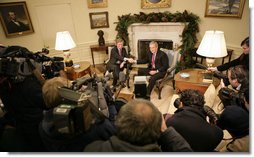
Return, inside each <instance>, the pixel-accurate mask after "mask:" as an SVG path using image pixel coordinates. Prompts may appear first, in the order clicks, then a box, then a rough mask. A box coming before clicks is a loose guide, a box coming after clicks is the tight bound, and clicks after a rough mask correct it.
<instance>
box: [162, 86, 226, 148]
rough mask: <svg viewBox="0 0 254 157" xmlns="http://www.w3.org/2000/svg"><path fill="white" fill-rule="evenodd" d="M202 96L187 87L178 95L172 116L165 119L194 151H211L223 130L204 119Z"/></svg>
mask: <svg viewBox="0 0 254 157" xmlns="http://www.w3.org/2000/svg"><path fill="white" fill-rule="evenodd" d="M204 104H205V101H204V96H203V95H201V94H200V92H199V91H197V90H192V89H187V90H184V91H182V93H181V95H180V104H179V107H178V109H177V110H176V111H175V113H174V114H173V115H172V117H170V118H168V119H167V120H166V124H167V126H168V127H174V128H175V129H176V131H177V132H179V134H181V135H182V136H183V137H184V138H185V140H186V141H187V142H188V143H189V144H190V146H191V148H192V149H193V151H195V152H212V151H214V149H215V148H216V146H217V145H218V144H219V143H220V141H221V140H222V138H223V131H222V130H221V129H220V128H219V127H217V126H216V125H213V124H210V123H208V122H207V120H206V117H207V115H206V113H205V110H204Z"/></svg>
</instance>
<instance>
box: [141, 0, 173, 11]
mask: <svg viewBox="0 0 254 157" xmlns="http://www.w3.org/2000/svg"><path fill="white" fill-rule="evenodd" d="M170 6H171V0H141V8H142V9H150V8H169V7H170Z"/></svg>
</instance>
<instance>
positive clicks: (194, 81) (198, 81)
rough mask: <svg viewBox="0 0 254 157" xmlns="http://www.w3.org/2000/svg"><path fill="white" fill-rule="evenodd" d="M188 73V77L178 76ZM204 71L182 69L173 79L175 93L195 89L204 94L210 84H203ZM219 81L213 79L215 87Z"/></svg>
mask: <svg viewBox="0 0 254 157" xmlns="http://www.w3.org/2000/svg"><path fill="white" fill-rule="evenodd" d="M183 72H184V73H188V74H190V76H189V77H187V78H183V77H181V76H180V73H183ZM204 72H205V70H204V69H184V70H182V71H180V72H178V73H177V74H176V75H175V77H174V81H175V89H176V91H177V92H180V91H183V90H185V89H196V90H199V91H200V92H201V93H203V94H204V93H205V91H206V90H207V88H208V86H209V85H210V84H211V83H206V82H203V75H204ZM218 81H219V79H217V78H215V77H213V82H212V83H213V84H214V85H215V86H217V83H218Z"/></svg>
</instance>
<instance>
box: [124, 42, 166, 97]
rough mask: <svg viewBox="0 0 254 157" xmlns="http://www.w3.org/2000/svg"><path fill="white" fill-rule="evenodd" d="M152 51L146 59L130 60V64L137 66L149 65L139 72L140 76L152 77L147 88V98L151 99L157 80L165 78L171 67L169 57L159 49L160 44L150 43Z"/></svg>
mask: <svg viewBox="0 0 254 157" xmlns="http://www.w3.org/2000/svg"><path fill="white" fill-rule="evenodd" d="M149 49H150V51H149V52H147V55H146V58H145V59H143V60H133V59H130V60H129V62H131V63H137V64H145V63H148V67H147V68H140V69H139V70H138V75H139V76H147V75H150V76H151V78H150V80H149V85H148V86H147V95H146V98H147V99H150V95H151V92H152V90H153V87H154V85H155V82H156V80H158V79H161V78H163V77H164V76H165V74H166V72H167V69H168V67H169V65H168V63H169V61H168V56H167V55H166V53H164V52H162V51H161V50H159V49H158V43H157V42H156V41H151V42H150V43H149Z"/></svg>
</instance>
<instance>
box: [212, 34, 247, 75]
mask: <svg viewBox="0 0 254 157" xmlns="http://www.w3.org/2000/svg"><path fill="white" fill-rule="evenodd" d="M241 47H242V49H243V53H242V54H241V55H240V56H239V57H238V58H236V59H235V60H232V61H231V62H228V63H225V64H222V65H220V66H218V67H211V68H208V70H210V71H225V70H228V69H229V68H230V67H234V66H237V65H243V66H244V68H246V69H247V70H249V51H250V47H249V37H247V38H245V39H244V40H243V41H242V42H241Z"/></svg>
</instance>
